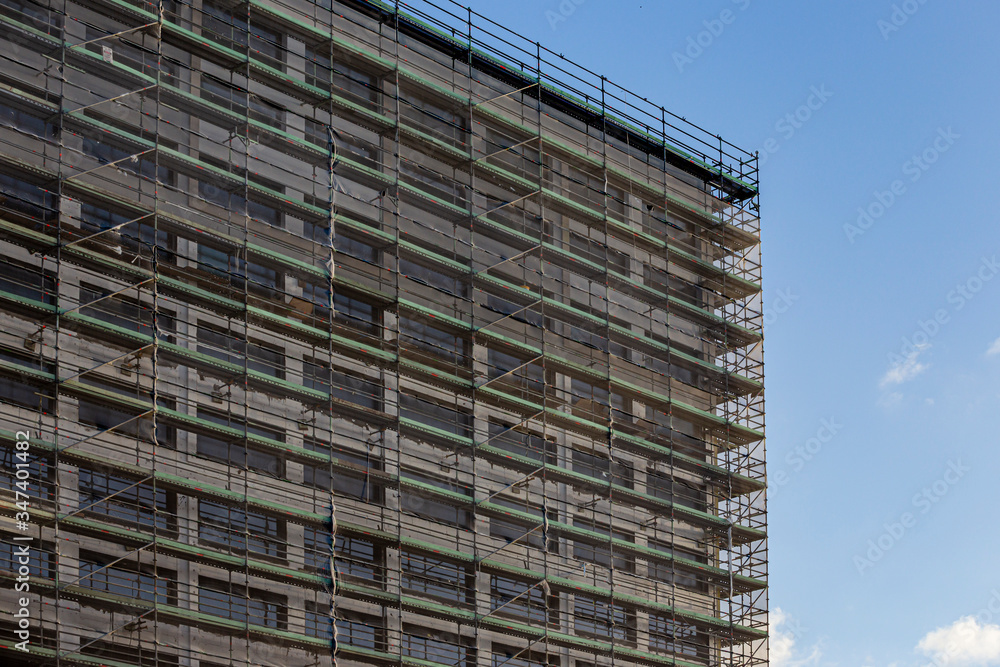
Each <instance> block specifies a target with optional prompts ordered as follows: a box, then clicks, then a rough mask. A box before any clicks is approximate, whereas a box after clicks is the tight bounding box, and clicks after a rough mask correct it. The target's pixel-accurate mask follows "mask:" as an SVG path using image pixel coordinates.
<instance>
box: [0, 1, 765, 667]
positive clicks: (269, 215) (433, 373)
mask: <svg viewBox="0 0 1000 667" xmlns="http://www.w3.org/2000/svg"><path fill="white" fill-rule="evenodd" d="M0 32H2V36H0V62H2V67H0V245H2V248H3V258H2V259H0V452H2V455H3V458H4V462H5V465H4V472H3V474H2V475H0V486H3V493H2V496H0V533H2V534H3V551H0V600H3V601H4V605H3V608H4V614H3V616H0V632H2V633H3V637H4V640H3V641H2V642H0V656H2V658H3V660H4V661H5V664H19V663H17V662H15V661H17V660H22V659H24V656H23V654H20V653H19V652H16V651H14V650H13V649H12V648H11V646H10V644H11V643H12V642H10V641H9V637H12V636H13V630H14V628H15V622H14V621H15V619H14V617H13V616H12V615H11V613H9V612H8V610H12V609H14V606H15V605H14V604H13V602H11V601H12V600H14V599H15V597H16V596H15V594H14V587H13V582H14V580H15V576H16V572H17V570H18V567H17V564H16V557H15V552H14V547H13V546H12V545H13V542H11V541H10V537H11V536H12V535H14V534H16V533H17V532H18V531H17V530H16V529H15V522H14V517H15V516H16V512H17V506H16V503H15V501H14V496H13V494H12V490H13V489H14V488H15V479H14V477H13V474H12V471H13V470H14V461H15V452H16V449H15V442H16V440H17V436H16V433H17V432H18V431H23V430H25V429H30V431H31V433H32V439H31V450H30V451H31V457H32V464H31V479H32V482H33V486H32V495H33V500H32V502H33V512H32V521H33V526H32V533H31V537H32V539H33V545H34V548H33V552H32V554H33V555H32V562H31V591H32V594H33V596H35V597H33V600H37V601H38V602H39V604H38V607H37V608H38V609H39V610H40V618H39V619H38V623H37V625H36V626H34V628H33V633H34V634H33V643H32V646H31V654H32V655H31V657H30V660H29V661H28V662H25V663H24V664H51V665H114V666H122V667H125V666H131V665H154V664H155V665H159V664H164V665H187V666H190V667H219V666H221V665H292V666H297V665H302V666H305V665H316V666H319V665H335V664H339V665H340V667H346V666H353V665H373V664H397V663H398V664H405V665H408V666H410V667H597V666H598V665H600V666H601V667H608V666H610V667H626V666H630V665H653V666H663V667H666V666H671V667H673V666H677V667H708V666H718V667H721V666H726V667H737V666H738V667H744V666H751V665H766V664H767V633H766V629H767V583H766V582H767V538H766V527H767V526H766V491H765V486H766V483H765V468H764V459H765V456H764V449H765V448H764V391H763V336H762V327H763V317H762V306H761V297H760V286H761V261H760V240H759V219H758V215H759V197H758V190H757V157H756V155H755V154H749V153H746V152H744V151H742V150H740V149H739V148H737V147H735V146H733V145H731V144H729V143H727V142H725V141H723V140H722V139H721V138H719V137H717V136H714V135H712V134H710V133H708V132H706V131H705V130H703V129H701V128H699V127H697V126H695V125H693V124H691V123H689V122H687V121H685V120H684V119H682V118H679V117H677V116H674V115H673V114H671V113H670V112H668V111H667V110H666V109H664V108H662V107H658V106H656V105H654V104H652V103H649V102H648V101H646V100H645V99H644V98H642V97H639V96H637V95H636V94H634V93H631V92H629V91H627V90H625V89H623V88H621V87H619V86H616V85H615V84H613V83H611V82H609V81H607V80H606V79H605V78H604V77H601V76H599V75H596V74H594V73H593V72H590V71H588V70H586V69H585V68H582V67H580V66H578V65H575V64H573V63H571V62H570V61H568V60H566V59H564V58H563V57H562V56H560V55H557V54H554V53H552V52H550V51H547V50H546V49H545V48H544V47H542V46H541V45H539V44H537V43H534V42H531V41H529V40H526V39H525V38H523V37H521V36H519V35H516V34H514V33H512V32H510V31H509V30H507V29H505V28H504V27H503V26H500V25H498V24H496V23H494V22H492V21H490V20H489V19H488V18H486V17H483V16H480V15H478V14H476V13H474V12H472V11H471V10H469V9H467V8H463V7H461V6H460V5H458V4H454V3H452V2H449V1H447V0H439V1H438V3H437V4H435V3H433V2H427V1H425V0H414V1H413V2H410V3H405V4H404V3H401V2H398V1H397V2H396V3H395V4H386V3H384V2H375V1H370V0H336V1H333V0H318V1H315V0H314V1H310V0H298V1H296V0H249V1H238V0H186V1H181V0H156V1H144V0H86V1H83V0H38V1H33V0H0Z"/></svg>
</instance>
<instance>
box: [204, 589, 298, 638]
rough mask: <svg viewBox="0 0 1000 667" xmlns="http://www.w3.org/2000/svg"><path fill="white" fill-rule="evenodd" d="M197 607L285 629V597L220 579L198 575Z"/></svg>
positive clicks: (286, 613) (213, 614) (286, 617)
mask: <svg viewBox="0 0 1000 667" xmlns="http://www.w3.org/2000/svg"><path fill="white" fill-rule="evenodd" d="M198 611H200V612H202V613H204V614H211V615H212V616H219V617H222V618H228V619H230V620H232V621H236V622H237V623H250V624H251V625H262V626H264V627H268V628H273V629H276V630H287V629H288V598H287V597H285V596H284V595H278V594H276V593H270V592H268V591H265V590H261V589H259V588H253V587H251V588H247V587H246V586H241V585H239V584H234V583H231V582H228V581H223V580H221V579H211V578H209V577H198Z"/></svg>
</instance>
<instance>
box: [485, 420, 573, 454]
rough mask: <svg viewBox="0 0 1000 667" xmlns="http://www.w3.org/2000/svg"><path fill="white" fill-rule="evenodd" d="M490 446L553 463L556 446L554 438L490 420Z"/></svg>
mask: <svg viewBox="0 0 1000 667" xmlns="http://www.w3.org/2000/svg"><path fill="white" fill-rule="evenodd" d="M489 444H490V445H491V446H492V447H496V448H497V449H502V450H504V451H507V452H510V453H511V454H516V455H518V456H523V457H525V458H529V459H533V460H535V461H538V462H539V463H547V464H549V465H555V464H556V462H557V460H558V459H557V451H558V447H557V445H556V442H555V440H553V439H551V438H543V437H542V436H540V435H536V434H534V433H531V432H529V431H526V430H523V429H521V428H518V427H516V426H515V425H510V426H508V425H506V424H501V423H499V422H496V421H490V442H489Z"/></svg>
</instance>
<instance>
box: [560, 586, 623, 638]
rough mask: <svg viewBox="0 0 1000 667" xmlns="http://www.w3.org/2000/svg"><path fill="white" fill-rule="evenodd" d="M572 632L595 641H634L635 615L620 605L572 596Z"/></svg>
mask: <svg viewBox="0 0 1000 667" xmlns="http://www.w3.org/2000/svg"><path fill="white" fill-rule="evenodd" d="M573 630H575V631H576V633H577V634H580V635H583V636H586V637H594V638H597V639H604V640H613V641H621V642H632V641H635V614H634V613H633V612H631V611H630V610H627V609H625V607H622V606H621V605H616V604H609V603H607V602H605V601H604V600H595V599H593V598H587V597H583V596H581V595H576V596H574V599H573Z"/></svg>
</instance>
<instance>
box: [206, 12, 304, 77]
mask: <svg viewBox="0 0 1000 667" xmlns="http://www.w3.org/2000/svg"><path fill="white" fill-rule="evenodd" d="M201 11H202V18H201V25H202V29H201V33H202V35H204V36H206V37H208V38H209V39H211V40H213V41H216V42H218V43H219V44H222V45H224V46H226V47H228V48H230V49H233V50H234V51H237V52H239V53H241V54H242V53H244V52H245V51H247V50H248V49H249V53H250V57H252V58H257V59H258V60H261V61H263V62H264V64H266V65H269V66H271V67H277V68H279V69H280V68H281V64H282V57H281V56H282V52H283V50H284V49H282V40H281V35H279V34H278V33H277V32H275V31H274V30H271V29H270V28H269V27H268V26H269V25H272V24H271V22H270V21H267V20H266V19H264V18H263V17H260V16H256V15H253V14H249V13H248V12H247V5H244V4H241V3H236V4H233V3H228V2H220V1H217V0H214V1H213V2H207V1H206V2H203V3H202V7H201Z"/></svg>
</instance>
